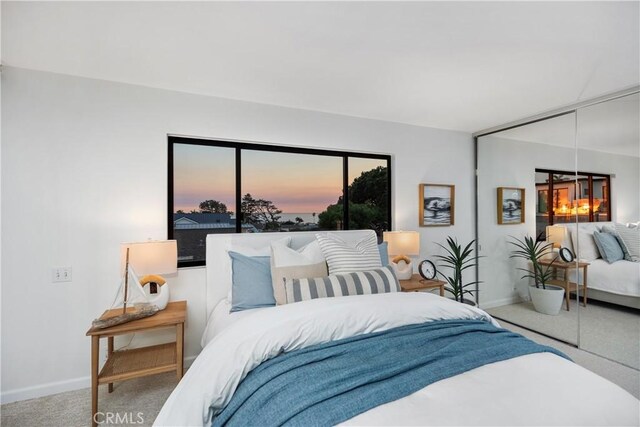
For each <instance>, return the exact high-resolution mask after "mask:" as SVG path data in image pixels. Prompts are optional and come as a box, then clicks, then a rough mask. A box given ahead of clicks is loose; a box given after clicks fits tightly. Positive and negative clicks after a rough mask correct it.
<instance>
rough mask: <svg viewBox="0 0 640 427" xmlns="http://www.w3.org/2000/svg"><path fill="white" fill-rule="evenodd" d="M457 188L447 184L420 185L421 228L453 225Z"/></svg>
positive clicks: (419, 212)
mask: <svg viewBox="0 0 640 427" xmlns="http://www.w3.org/2000/svg"><path fill="white" fill-rule="evenodd" d="M454 207H455V186H453V185H445V184H420V191H419V200H418V209H419V211H418V215H419V216H418V217H419V218H420V227H438V226H448V225H453V222H454V217H455V215H454Z"/></svg>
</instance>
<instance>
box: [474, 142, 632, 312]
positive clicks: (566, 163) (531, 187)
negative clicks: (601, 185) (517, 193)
mask: <svg viewBox="0 0 640 427" xmlns="http://www.w3.org/2000/svg"><path fill="white" fill-rule="evenodd" d="M574 167H575V150H574V149H572V148H566V147H558V146H552V145H545V144H537V143H531V142H524V141H516V140H513V139H504V138H500V137H497V136H487V137H482V138H480V139H479V142H478V194H479V203H478V240H479V243H480V245H481V247H482V250H481V251H480V254H481V255H483V256H484V258H482V259H481V260H480V280H482V281H483V284H482V285H481V286H480V289H481V295H480V301H481V303H482V307H483V308H490V307H495V306H499V305H503V304H509V303H511V302H514V301H518V300H519V296H521V297H526V296H527V295H528V294H527V288H526V286H527V282H526V281H525V280H520V278H521V277H522V275H523V273H522V272H520V271H518V270H516V260H513V259H509V255H510V252H511V250H512V249H513V248H512V247H510V245H508V244H507V240H508V238H509V236H515V237H518V238H522V237H523V236H524V235H525V234H529V235H531V236H535V234H536V228H535V224H536V197H537V193H536V188H535V169H536V168H542V169H544V168H546V169H555V170H569V171H570V170H574ZM578 169H579V170H580V171H584V172H594V173H597V172H600V173H605V174H614V175H615V176H614V177H612V178H611V189H612V190H611V194H612V198H611V211H612V218H613V220H614V221H618V222H623V223H626V222H631V221H638V219H640V193H639V192H638V183H639V182H640V159H639V158H638V157H631V156H622V155H616V154H608V153H602V152H596V151H590V150H582V149H579V150H578ZM497 187H521V188H525V223H524V224H509V225H498V221H497V206H496V205H497V192H496V188H497Z"/></svg>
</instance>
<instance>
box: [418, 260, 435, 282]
mask: <svg viewBox="0 0 640 427" xmlns="http://www.w3.org/2000/svg"><path fill="white" fill-rule="evenodd" d="M418 272H419V273H420V275H421V276H422V277H423V278H424V279H425V280H433V279H435V278H436V272H437V271H436V265H435V264H434V263H432V262H431V261H429V260H428V259H425V260H424V261H422V262H421V263H420V265H418Z"/></svg>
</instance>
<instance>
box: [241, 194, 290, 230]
mask: <svg viewBox="0 0 640 427" xmlns="http://www.w3.org/2000/svg"><path fill="white" fill-rule="evenodd" d="M281 213H282V211H281V210H280V209H278V207H277V206H276V205H275V204H274V203H273V202H272V201H270V200H264V199H254V198H253V196H251V194H249V193H247V194H245V195H244V196H243V197H242V214H243V219H244V221H245V222H248V223H250V224H253V225H255V226H258V225H261V226H263V228H264V229H265V230H277V229H279V228H280V223H279V222H278V221H279V220H280V214H281Z"/></svg>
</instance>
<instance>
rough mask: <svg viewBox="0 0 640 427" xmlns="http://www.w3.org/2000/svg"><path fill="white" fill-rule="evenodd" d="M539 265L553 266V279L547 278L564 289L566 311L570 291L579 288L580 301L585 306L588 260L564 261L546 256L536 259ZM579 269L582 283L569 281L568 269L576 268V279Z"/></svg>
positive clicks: (577, 278) (578, 279)
mask: <svg viewBox="0 0 640 427" xmlns="http://www.w3.org/2000/svg"><path fill="white" fill-rule="evenodd" d="M538 262H539V263H540V265H544V266H551V267H553V276H554V277H555V279H552V280H549V284H550V285H555V286H560V287H561V288H563V289H564V298H565V303H566V307H567V311H569V301H570V300H571V296H570V295H569V294H570V293H571V292H572V291H577V290H578V288H580V291H582V303H583V304H584V306H585V307H586V306H587V267H589V263H588V262H582V261H579V262H577V263H576V262H564V261H562V260H560V259H554V258H548V259H544V258H543V259H541V260H540V261H538ZM580 269H582V285H578V284H577V283H575V282H571V281H569V271H571V270H576V280H577V281H578V282H579V281H580V277H579V276H580V275H579V274H578V273H579V271H580ZM558 271H562V272H563V273H564V274H563V277H562V278H558Z"/></svg>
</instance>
